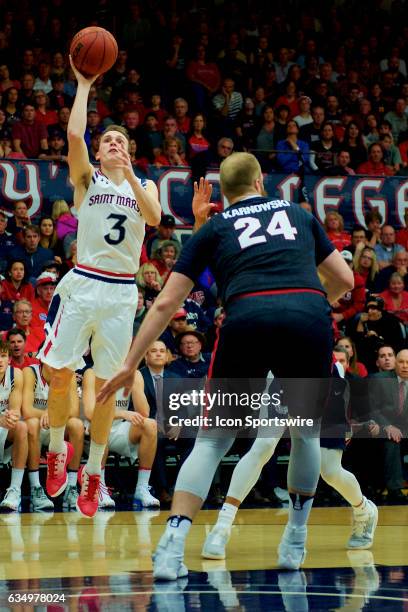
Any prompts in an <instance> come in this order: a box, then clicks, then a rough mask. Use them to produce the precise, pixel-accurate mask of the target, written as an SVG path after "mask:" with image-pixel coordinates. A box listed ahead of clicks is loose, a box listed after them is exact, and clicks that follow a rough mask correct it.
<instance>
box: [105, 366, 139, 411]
mask: <svg viewBox="0 0 408 612" xmlns="http://www.w3.org/2000/svg"><path fill="white" fill-rule="evenodd" d="M134 379H135V371H134V369H130V368H129V367H128V366H126V365H124V366H122V367H121V368H120V370H119V372H117V373H116V374H115V376H112V378H111V379H110V380H107V381H106V383H105V384H104V385H102V387H101V388H100V390H99V393H98V394H97V396H96V401H97V402H98V403H101V404H104V403H105V402H106V400H107V399H109V398H110V396H111V395H113V394H114V393H116V391H117V390H118V389H122V387H124V389H125V392H124V395H125V397H127V396H128V395H129V393H130V390H131V389H132V386H133V382H134Z"/></svg>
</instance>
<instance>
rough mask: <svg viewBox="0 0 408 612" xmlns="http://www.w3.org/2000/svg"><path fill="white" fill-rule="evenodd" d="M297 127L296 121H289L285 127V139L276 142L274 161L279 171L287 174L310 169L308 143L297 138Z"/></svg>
mask: <svg viewBox="0 0 408 612" xmlns="http://www.w3.org/2000/svg"><path fill="white" fill-rule="evenodd" d="M298 134H299V128H298V126H297V123H296V121H293V120H291V121H289V122H288V124H287V127H286V135H287V136H286V140H280V141H279V142H278V143H277V144H276V149H277V151H278V153H277V155H276V161H277V164H278V168H279V170H280V171H281V172H285V173H287V174H290V173H297V172H304V171H305V169H307V170H308V171H310V151H309V145H308V144H307V143H306V142H304V141H303V140H298Z"/></svg>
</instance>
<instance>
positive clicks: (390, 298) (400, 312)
mask: <svg viewBox="0 0 408 612" xmlns="http://www.w3.org/2000/svg"><path fill="white" fill-rule="evenodd" d="M380 297H382V299H383V300H384V308H385V310H386V311H387V312H391V313H392V314H393V315H395V316H396V317H398V318H399V319H400V321H402V322H403V323H405V324H406V323H408V291H405V289H404V279H403V277H402V276H401V274H399V273H398V272H393V274H391V276H390V280H389V284H388V289H386V290H385V291H382V293H380Z"/></svg>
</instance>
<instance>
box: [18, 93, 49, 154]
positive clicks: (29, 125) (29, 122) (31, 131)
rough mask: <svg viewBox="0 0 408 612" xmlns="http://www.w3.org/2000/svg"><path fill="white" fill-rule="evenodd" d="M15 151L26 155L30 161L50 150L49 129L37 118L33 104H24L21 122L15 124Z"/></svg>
mask: <svg viewBox="0 0 408 612" xmlns="http://www.w3.org/2000/svg"><path fill="white" fill-rule="evenodd" d="M12 135H13V149H14V151H16V152H17V153H24V155H25V156H26V157H28V158H29V159H35V158H37V157H38V156H39V154H40V153H45V152H46V151H47V149H48V140H47V128H46V127H45V125H44V124H43V123H41V122H40V121H38V119H36V118H35V108H34V106H33V105H32V104H24V106H23V110H22V118H21V121H18V122H17V123H14V124H13V127H12Z"/></svg>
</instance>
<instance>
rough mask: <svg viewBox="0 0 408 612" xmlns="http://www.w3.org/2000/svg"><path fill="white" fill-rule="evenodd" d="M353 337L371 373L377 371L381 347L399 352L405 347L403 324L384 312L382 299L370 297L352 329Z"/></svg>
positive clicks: (362, 359) (361, 357)
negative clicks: (378, 353)
mask: <svg viewBox="0 0 408 612" xmlns="http://www.w3.org/2000/svg"><path fill="white" fill-rule="evenodd" d="M350 335H351V337H352V338H353V340H354V341H355V343H356V346H357V350H358V354H359V355H360V359H361V361H362V362H363V363H364V365H365V366H366V368H367V370H368V371H369V372H375V371H376V365H375V362H376V360H377V352H378V349H379V347H380V346H382V345H384V344H387V345H390V346H392V347H393V349H394V350H395V351H399V350H401V349H402V348H403V347H404V338H403V333H402V330H401V324H400V322H399V320H398V318H397V317H395V316H394V315H392V314H391V313H389V312H385V311H384V300H383V299H382V298H381V297H373V296H371V297H369V298H368V299H367V302H366V306H365V310H364V312H363V313H362V314H361V316H360V318H359V320H358V322H356V321H354V322H353V325H352V327H351V334H350Z"/></svg>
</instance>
